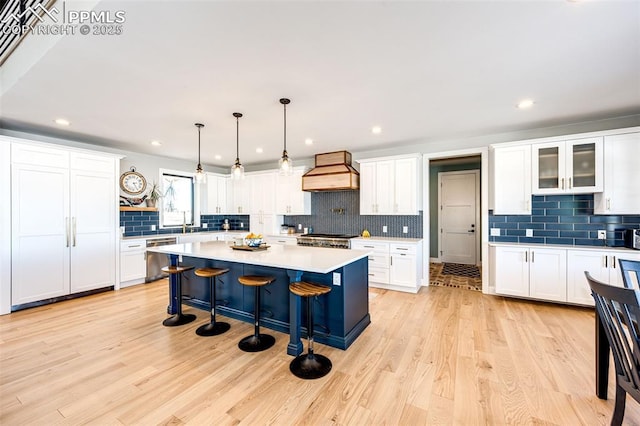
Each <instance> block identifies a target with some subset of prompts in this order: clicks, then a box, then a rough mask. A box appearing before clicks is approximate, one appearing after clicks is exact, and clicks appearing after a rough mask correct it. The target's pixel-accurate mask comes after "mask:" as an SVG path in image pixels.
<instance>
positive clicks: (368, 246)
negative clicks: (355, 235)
mask: <svg viewBox="0 0 640 426" xmlns="http://www.w3.org/2000/svg"><path fill="white" fill-rule="evenodd" d="M362 247H364V248H374V247H373V246H362Z"/></svg>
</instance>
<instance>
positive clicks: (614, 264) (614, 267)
mask: <svg viewBox="0 0 640 426" xmlns="http://www.w3.org/2000/svg"><path fill="white" fill-rule="evenodd" d="M612 260H613V262H612V264H611V267H612V268H613V269H616V257H615V256H613V259H612Z"/></svg>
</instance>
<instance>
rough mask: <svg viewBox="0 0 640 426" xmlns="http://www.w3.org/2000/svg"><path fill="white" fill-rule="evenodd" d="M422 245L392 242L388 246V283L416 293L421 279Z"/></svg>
mask: <svg viewBox="0 0 640 426" xmlns="http://www.w3.org/2000/svg"><path fill="white" fill-rule="evenodd" d="M421 259H422V244H421V243H418V244H402V243H395V242H392V243H391V244H390V245H389V260H390V267H389V275H390V277H389V283H390V284H393V285H394V286H402V287H406V288H407V291H410V292H412V293H416V292H417V291H418V289H420V279H421V278H422V261H421Z"/></svg>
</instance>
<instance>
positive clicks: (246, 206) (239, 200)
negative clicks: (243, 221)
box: [228, 175, 252, 214]
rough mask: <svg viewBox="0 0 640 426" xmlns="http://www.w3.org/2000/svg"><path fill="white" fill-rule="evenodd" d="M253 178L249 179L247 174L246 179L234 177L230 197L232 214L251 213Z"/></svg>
mask: <svg viewBox="0 0 640 426" xmlns="http://www.w3.org/2000/svg"><path fill="white" fill-rule="evenodd" d="M251 183H252V182H251V180H250V179H247V175H245V177H244V179H237V180H236V179H232V180H231V185H230V186H229V188H230V189H231V193H232V195H231V197H228V199H229V200H230V201H231V209H230V211H229V213H231V214H249V210H250V201H251Z"/></svg>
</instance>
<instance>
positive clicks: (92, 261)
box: [11, 143, 118, 305]
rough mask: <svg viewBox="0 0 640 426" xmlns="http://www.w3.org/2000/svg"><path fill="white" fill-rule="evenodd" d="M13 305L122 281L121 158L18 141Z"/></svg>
mask: <svg viewBox="0 0 640 426" xmlns="http://www.w3.org/2000/svg"><path fill="white" fill-rule="evenodd" d="M11 181H12V184H11V185H12V191H11V194H12V198H11V206H12V212H11V217H12V266H11V269H12V287H11V288H12V304H13V305H19V304H24V303H29V302H34V301H38V300H43V299H48V298H52V297H57V296H63V295H66V294H70V293H77V292H82V291H87V290H92V289H96V288H102V287H109V286H114V285H115V283H116V276H115V275H116V253H117V249H116V229H117V226H118V224H117V216H116V209H117V202H116V158H115V157H114V156H110V155H99V154H94V153H89V152H84V151H73V150H66V149H63V148H57V147H49V146H45V145H39V144H28V143H24V144H23V143H14V144H13V145H12V176H11Z"/></svg>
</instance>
